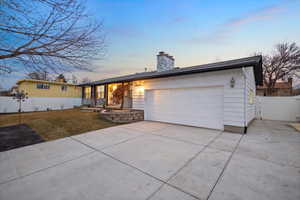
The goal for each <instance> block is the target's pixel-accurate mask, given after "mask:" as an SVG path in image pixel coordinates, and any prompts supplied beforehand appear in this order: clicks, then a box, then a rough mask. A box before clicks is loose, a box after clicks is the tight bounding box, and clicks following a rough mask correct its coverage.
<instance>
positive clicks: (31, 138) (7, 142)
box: [0, 124, 44, 152]
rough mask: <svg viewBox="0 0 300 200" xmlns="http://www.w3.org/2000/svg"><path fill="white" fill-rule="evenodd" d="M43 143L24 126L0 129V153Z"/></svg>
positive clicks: (39, 137)
mask: <svg viewBox="0 0 300 200" xmlns="http://www.w3.org/2000/svg"><path fill="white" fill-rule="evenodd" d="M40 142H44V140H43V139H42V138H41V136H39V135H38V134H37V133H36V132H35V131H33V130H32V129H31V128H30V127H28V126H27V125H26V124H20V125H14V126H6V127H0V152H1V151H7V150H10V149H15V148H19V147H23V146H27V145H31V144H37V143H40Z"/></svg>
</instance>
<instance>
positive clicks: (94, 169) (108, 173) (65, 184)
mask: <svg viewBox="0 0 300 200" xmlns="http://www.w3.org/2000/svg"><path fill="white" fill-rule="evenodd" d="M0 199H1V200H2V199H3V200H10V199H11V200H18V199H22V200H35V199H36V200H41V199H46V200H48V199H49V200H53V199H70V200H76V199H78V200H85V199H89V200H94V199H101V200H105V199H109V200H119V199H128V200H134V199H138V200H164V199H170V200H195V199H214V200H221V199H222V200H224V199H225V200H227V199H228V200H229V199H230V200H231V199H246V200H248V199H249V200H253V199H260V200H263V199H270V200H271V199H272V200H276V199H278V200H282V199H285V200H288V199H295V200H296V199H300V133H297V132H296V131H294V130H293V129H292V128H290V127H288V126H287V125H286V124H285V123H284V122H274V121H255V122H254V123H253V124H252V126H251V127H250V128H249V133H248V134H247V135H245V136H242V135H238V134H231V133H226V132H221V131H216V130H209V129H202V128H194V127H186V126H179V125H170V124H164V123H157V122H147V121H144V122H138V123H134V124H128V125H122V126H117V127H112V128H107V129H102V130H98V131H93V132H89V133H85V134H82V135H78V136H75V137H70V138H64V139H60V140H56V141H52V142H46V143H41V144H36V145H32V146H27V147H23V148H19V149H15V150H11V151H6V152H2V153H0Z"/></svg>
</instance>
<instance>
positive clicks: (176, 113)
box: [145, 87, 224, 130]
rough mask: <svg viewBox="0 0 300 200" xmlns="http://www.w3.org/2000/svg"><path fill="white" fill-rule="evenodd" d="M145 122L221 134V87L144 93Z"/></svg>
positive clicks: (222, 127)
mask: <svg viewBox="0 0 300 200" xmlns="http://www.w3.org/2000/svg"><path fill="white" fill-rule="evenodd" d="M145 118H146V119H147V120H152V121H160V122H168V123H175V124H183V125H190V126H197V127H205V128H211V129H220V130H223V129H224V126H223V87H208V88H201V87H192V88H175V89H154V90H146V91H145Z"/></svg>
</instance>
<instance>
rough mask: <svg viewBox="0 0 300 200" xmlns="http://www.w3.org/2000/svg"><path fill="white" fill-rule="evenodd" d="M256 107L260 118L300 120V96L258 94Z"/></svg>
mask: <svg viewBox="0 0 300 200" xmlns="http://www.w3.org/2000/svg"><path fill="white" fill-rule="evenodd" d="M256 107H257V112H256V117H257V118H258V119H267V120H281V121H300V96H293V97H261V96H257V102H256Z"/></svg>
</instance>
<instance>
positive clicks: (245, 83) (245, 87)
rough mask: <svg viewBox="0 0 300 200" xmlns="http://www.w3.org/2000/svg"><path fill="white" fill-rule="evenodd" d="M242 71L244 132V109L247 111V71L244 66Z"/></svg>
mask: <svg viewBox="0 0 300 200" xmlns="http://www.w3.org/2000/svg"><path fill="white" fill-rule="evenodd" d="M242 71H243V76H244V127H245V133H246V131H247V126H248V124H247V114H246V111H247V101H246V100H247V82H246V81H247V73H246V70H245V67H242Z"/></svg>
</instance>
